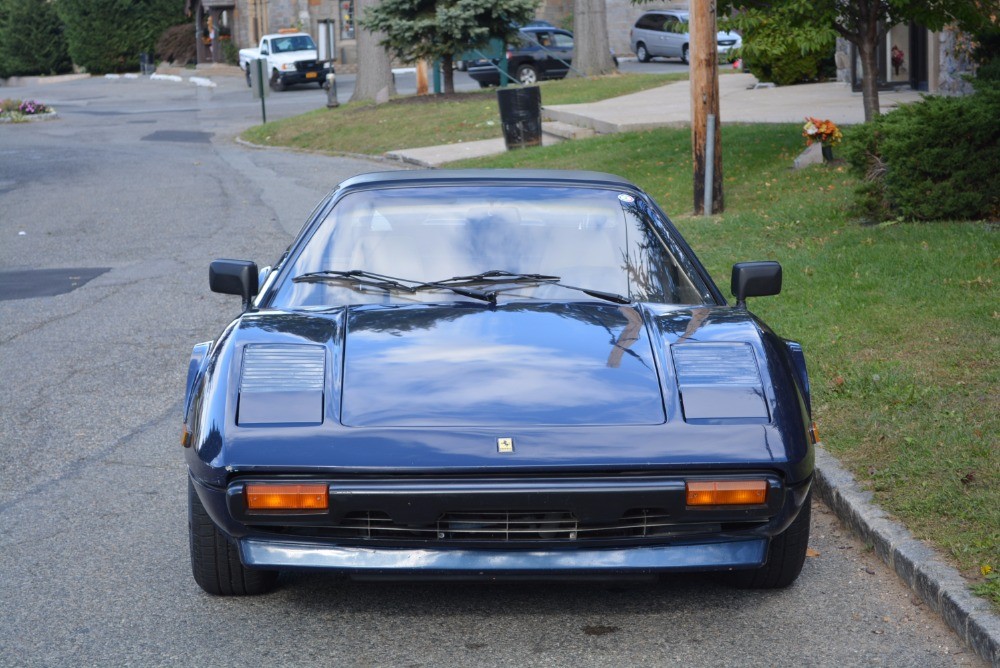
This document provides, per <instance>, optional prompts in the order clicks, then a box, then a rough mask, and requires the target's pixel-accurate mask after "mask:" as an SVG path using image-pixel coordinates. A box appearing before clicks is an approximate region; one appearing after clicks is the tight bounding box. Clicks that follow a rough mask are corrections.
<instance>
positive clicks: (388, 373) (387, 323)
mask: <svg viewBox="0 0 1000 668" xmlns="http://www.w3.org/2000/svg"><path fill="white" fill-rule="evenodd" d="M341 392H342V396H341V406H342V409H341V421H342V422H343V424H344V425H347V426H351V427H372V426H383V427H384V426H449V427H450V426H503V425H521V426H532V425H581V424H591V425H611V424H658V423H662V422H663V421H664V411H663V401H662V398H661V393H660V384H659V381H658V378H657V374H656V364H655V362H654V360H653V355H652V350H651V346H650V341H649V336H648V335H647V333H646V328H645V323H644V319H643V316H642V313H641V311H640V310H639V309H637V308H634V307H632V306H611V305H608V306H604V305H595V304H572V303H570V304H550V305H545V306H537V305H524V304H511V305H507V306H499V307H497V308H495V309H494V308H484V307H481V306H479V305H472V306H471V307H469V306H448V307H431V308H410V309H382V308H377V309H360V310H356V311H352V312H350V313H349V315H348V317H347V323H346V336H345V345H344V359H343V381H342V390H341Z"/></svg>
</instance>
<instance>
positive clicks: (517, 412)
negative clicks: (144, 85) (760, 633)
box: [191, 302, 808, 483]
mask: <svg viewBox="0 0 1000 668" xmlns="http://www.w3.org/2000/svg"><path fill="white" fill-rule="evenodd" d="M688 344H709V345H708V346H707V347H705V346H702V347H698V346H697V345H696V346H694V349H695V350H696V351H700V350H707V349H708V348H713V349H715V348H716V347H721V348H723V349H725V350H729V349H731V348H733V347H734V346H745V347H746V348H748V349H749V351H748V352H747V355H744V356H743V359H751V360H753V359H756V360H757V362H756V364H757V365H759V367H760V379H759V382H758V386H757V388H756V389H754V390H753V392H752V394H753V395H754V396H752V397H750V399H753V400H754V401H756V404H754V405H755V406H756V408H753V407H752V408H751V411H750V412H748V413H737V414H734V413H732V412H731V410H730V409H731V408H732V407H734V406H735V407H736V408H738V409H741V410H742V408H744V407H745V406H746V405H747V403H746V400H747V398H748V397H747V392H746V391H745V388H740V387H736V386H727V384H726V382H725V381H726V379H727V378H729V374H728V371H727V367H726V364H724V363H723V364H721V365H719V364H716V365H715V367H716V370H715V372H714V373H716V375H717V376H718V374H722V377H723V382H722V387H715V386H712V387H705V386H704V385H702V386H699V382H700V381H699V377H701V376H702V374H695V377H694V378H693V380H689V381H684V379H683V378H679V377H678V376H679V374H678V369H679V368H680V363H675V361H674V360H675V358H676V357H677V348H679V347H683V346H688ZM256 346H260V347H265V348H267V349H268V350H271V351H273V350H274V349H275V348H277V349H286V348H287V349H290V350H293V351H303V350H307V349H308V350H311V351H313V352H312V353H311V354H310V355H306V356H304V357H306V358H309V359H312V360H314V361H315V360H316V359H319V360H320V369H323V370H322V371H320V372H319V376H312V378H313V380H314V381H315V380H316V379H317V378H319V382H315V383H313V384H311V385H310V384H309V383H306V385H308V387H306V385H304V386H303V387H302V388H300V389H301V390H302V391H300V392H289V391H287V390H288V389H289V384H290V383H291V384H292V385H294V382H292V381H293V379H294V378H296V377H307V376H309V373H306V372H307V371H308V369H307V367H306V366H304V364H305V363H302V362H293V363H292V365H291V366H289V365H288V364H289V361H292V360H294V356H290V357H287V358H285V360H286V361H284V362H281V363H280V364H273V365H271V366H270V367H262V368H261V369H256V370H250V369H248V368H247V365H246V359H248V358H247V351H248V350H250V349H251V348H253V347H256ZM784 347H785V346H784V344H783V343H782V342H781V341H780V340H779V339H777V338H776V337H774V335H773V334H772V333H770V332H769V330H762V329H761V327H760V323H759V321H757V320H756V319H755V318H753V316H752V315H750V314H749V313H747V312H746V310H744V309H733V308H729V307H699V308H683V307H670V306H652V305H623V306H618V305H612V304H604V303H594V302H581V303H543V304H539V303H524V302H517V303H511V304H506V305H505V304H501V305H498V306H496V307H491V306H489V305H485V304H484V305H480V304H478V303H472V302H462V303H455V304H448V305H413V306H375V305H365V306H353V307H345V308H337V309H330V310H327V311H322V312H315V311H313V312H294V313H289V312H278V311H260V312H252V313H248V314H244V315H243V316H242V317H240V318H239V319H237V321H236V322H234V323H233V325H232V326H231V327H230V328H229V329H227V331H226V332H225V333H224V334H223V336H222V337H220V339H219V341H217V342H216V344H215V345H214V347H213V351H212V354H211V355H210V356H209V357H208V358H207V359H206V362H205V369H206V370H205V373H204V377H203V381H202V388H201V390H198V391H197V392H196V394H198V395H200V396H201V397H202V398H201V399H200V400H198V401H196V402H195V403H196V404H197V407H196V408H195V409H193V411H194V413H195V416H194V418H193V427H192V429H193V431H194V432H195V434H194V439H193V440H194V443H195V447H194V448H192V455H193V457H192V460H191V461H192V462H193V464H192V465H193V466H195V467H196V470H197V472H198V475H199V476H201V477H203V478H204V479H205V480H212V481H215V482H216V483H221V481H222V480H224V479H225V478H226V476H227V475H232V474H233V473H238V472H253V471H288V472H303V471H311V472H314V471H318V470H323V471H327V470H328V471H341V472H346V471H355V472H357V471H383V470H391V471H396V472H401V471H405V470H412V471H415V472H418V471H455V472H460V471H470V470H482V467H494V466H501V467H504V468H506V469H509V470H540V469H545V470H553V469H561V468H566V467H569V468H572V469H574V470H587V469H597V470H612V469H622V470H641V469H651V468H661V467H670V466H673V465H680V464H683V465H685V466H690V465H699V466H703V467H707V468H711V467H713V466H725V465H737V464H738V465H741V466H747V465H749V464H752V463H759V464H760V465H765V466H769V467H773V466H776V465H780V463H781V462H797V464H796V466H798V467H799V468H800V469H801V470H798V471H797V473H795V475H798V474H799V473H801V472H802V471H804V470H805V468H802V467H804V466H805V463H803V462H805V460H804V459H803V457H804V456H805V455H804V454H803V453H805V452H806V451H807V449H808V444H807V443H806V431H805V427H804V426H803V425H804V424H805V423H804V422H803V420H804V412H803V411H804V409H803V408H802V406H803V405H804V404H803V403H802V401H801V397H799V396H797V392H798V390H797V389H796V384H795V383H794V382H791V381H790V377H789V371H788V368H787V364H786V362H785V361H783V360H784V358H785V357H787V356H786V355H784V353H782V352H781V350H783V349H784ZM750 351H752V352H750ZM678 359H679V358H678ZM689 361H690V360H689ZM716 361H718V360H716ZM751 364H753V362H751ZM296 365H299V366H297V367H296ZM268 369H270V370H269V371H268ZM250 371H253V373H250ZM258 372H261V373H264V374H265V376H266V375H267V374H268V373H270V374H271V376H270V378H269V379H268V378H265V382H263V383H262V384H260V387H261V388H262V389H264V390H265V392H264V393H263V394H257V395H253V396H252V397H251V393H250V392H249V391H248V389H249V388H248V385H247V384H248V382H256V381H253V380H251V381H248V378H252V377H254V374H257V373H258ZM732 376H733V378H734V379H736V377H737V376H738V374H737V373H736V372H735V371H734V372H733V374H732ZM258 380H259V378H258ZM310 382H311V381H310ZM685 382H687V383H688V384H687V385H685ZM292 389H294V388H292ZM306 390H308V391H306ZM685 393H686V395H685ZM682 395H685V396H682ZM251 398H252V400H251ZM692 399H693V400H695V401H691V400H692ZM310 406H311V407H312V408H310ZM303 407H305V408H304V409H303ZM691 408H695V409H696V410H697V412H698V413H697V415H693V414H691V411H690V409H691ZM685 410H688V412H689V415H685ZM255 412H256V413H257V414H254V413H255ZM508 438H509V439H511V441H512V442H513V452H509V453H504V452H503V451H501V450H500V446H501V440H505V439H508ZM708 444H711V447H706V446H707V445H708ZM497 457H501V459H500V460H497V459H496V458H497ZM789 474H790V475H792V473H789Z"/></svg>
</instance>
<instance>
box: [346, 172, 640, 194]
mask: <svg viewBox="0 0 1000 668" xmlns="http://www.w3.org/2000/svg"><path fill="white" fill-rule="evenodd" d="M469 183H491V184H495V185H530V184H537V185H574V186H590V187H605V188H607V187H618V188H620V187H623V186H625V187H629V188H635V187H636V186H634V185H633V184H632V183H631V182H629V181H628V180H626V179H624V178H622V177H620V176H616V175H614V174H605V173H603V172H587V171H574V170H561V169H418V170H398V171H392V172H370V173H367V174H359V175H358V176H354V177H352V178H349V179H347V180H346V181H343V182H341V183H340V185H339V186H338V189H339V188H346V189H350V188H369V187H377V186H380V185H385V186H390V187H391V186H401V185H407V186H420V185H448V184H450V185H464V184H469Z"/></svg>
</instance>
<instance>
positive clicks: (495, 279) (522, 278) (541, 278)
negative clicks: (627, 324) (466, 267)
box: [417, 269, 632, 304]
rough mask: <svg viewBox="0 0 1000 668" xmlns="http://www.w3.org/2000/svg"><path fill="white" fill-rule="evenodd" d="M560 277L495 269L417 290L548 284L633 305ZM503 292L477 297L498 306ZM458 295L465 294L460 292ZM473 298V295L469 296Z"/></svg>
mask: <svg viewBox="0 0 1000 668" xmlns="http://www.w3.org/2000/svg"><path fill="white" fill-rule="evenodd" d="M559 278H560V277H559V276H550V275H547V274H518V273H514V272H510V271H504V270H502V269H493V270H491V271H484V272H483V273H481V274H473V275H472V276H455V277H453V278H446V279H444V280H441V281H431V282H429V283H423V284H422V285H418V286H417V289H424V288H448V289H449V290H455V292H458V290H456V289H455V288H456V286H471V285H483V284H485V285H520V284H525V283H531V284H538V283H547V284H550V285H558V286H559V287H561V288H566V289H568V290H577V291H579V292H582V293H584V294H586V295H590V296H591V297H597V298H598V299H603V300H605V301H609V302H614V303H615V304H631V303H632V300H631V299H629V298H628V297H624V296H622V295H619V294H615V293H614V292H604V291H603V290H591V289H590V288H580V287H577V286H575V285H566V284H565V283H560V282H559ZM498 292H501V290H493V291H490V292H486V293H481V294H480V295H479V296H476V298H477V299H481V298H482V296H486V297H488V298H489V300H488V301H489V302H490V303H491V304H496V298H497V293H498ZM458 294H463V293H462V292H459V293H458ZM468 296H473V295H468Z"/></svg>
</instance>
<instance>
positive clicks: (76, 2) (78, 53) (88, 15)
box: [57, 0, 184, 74]
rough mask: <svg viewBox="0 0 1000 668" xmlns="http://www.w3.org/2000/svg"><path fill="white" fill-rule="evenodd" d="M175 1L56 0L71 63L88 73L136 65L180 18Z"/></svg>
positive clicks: (179, 8)
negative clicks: (57, 0) (140, 56)
mask: <svg viewBox="0 0 1000 668" xmlns="http://www.w3.org/2000/svg"><path fill="white" fill-rule="evenodd" d="M183 5H184V3H181V2H178V1H177V0H59V2H58V4H57V8H58V11H59V15H60V17H62V20H63V23H65V25H66V38H67V40H68V42H69V53H70V55H71V56H72V57H73V62H75V63H76V64H77V65H79V66H81V67H83V68H86V70H87V71H88V72H90V73H91V74H104V73H107V72H127V71H133V70H137V69H138V68H139V54H140V53H153V52H154V50H153V47H154V45H155V43H156V40H157V38H159V37H160V35H161V34H162V33H163V31H164V30H165V29H167V28H168V27H170V26H172V25H175V24H178V23H181V22H183V21H184V11H183V8H184V7H183Z"/></svg>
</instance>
